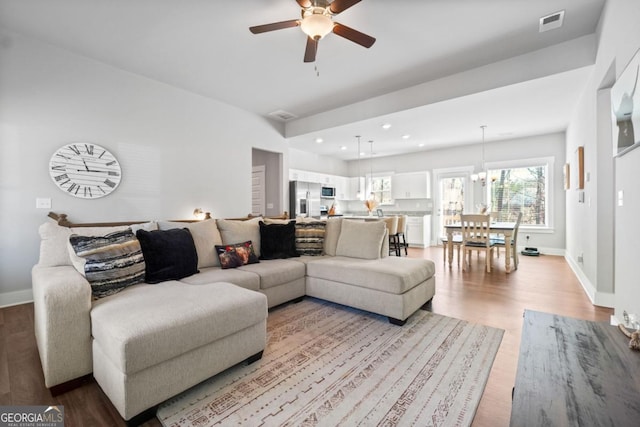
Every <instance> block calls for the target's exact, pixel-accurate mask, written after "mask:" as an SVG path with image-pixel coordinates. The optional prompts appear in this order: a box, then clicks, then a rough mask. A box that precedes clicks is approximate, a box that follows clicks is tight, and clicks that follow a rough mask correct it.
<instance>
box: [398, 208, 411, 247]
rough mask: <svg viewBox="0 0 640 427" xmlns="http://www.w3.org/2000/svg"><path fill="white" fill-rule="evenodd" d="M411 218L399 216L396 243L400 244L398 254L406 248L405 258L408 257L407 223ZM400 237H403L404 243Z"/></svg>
mask: <svg viewBox="0 0 640 427" xmlns="http://www.w3.org/2000/svg"><path fill="white" fill-rule="evenodd" d="M408 220H409V217H408V216H407V215H399V216H398V232H397V233H396V241H397V242H398V252H400V250H401V249H402V248H404V254H405V256H406V255H408V251H407V247H408V246H409V245H408V244H407V223H408ZM400 237H402V242H401V241H400Z"/></svg>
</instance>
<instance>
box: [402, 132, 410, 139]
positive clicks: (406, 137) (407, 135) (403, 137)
mask: <svg viewBox="0 0 640 427" xmlns="http://www.w3.org/2000/svg"><path fill="white" fill-rule="evenodd" d="M409 138H411V135H409V134H408V133H406V134H404V135H402V139H409Z"/></svg>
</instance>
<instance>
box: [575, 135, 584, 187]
mask: <svg viewBox="0 0 640 427" xmlns="http://www.w3.org/2000/svg"><path fill="white" fill-rule="evenodd" d="M575 169H576V180H575V182H576V189H578V190H583V189H584V147H583V146H580V147H578V148H577V149H576V167H575Z"/></svg>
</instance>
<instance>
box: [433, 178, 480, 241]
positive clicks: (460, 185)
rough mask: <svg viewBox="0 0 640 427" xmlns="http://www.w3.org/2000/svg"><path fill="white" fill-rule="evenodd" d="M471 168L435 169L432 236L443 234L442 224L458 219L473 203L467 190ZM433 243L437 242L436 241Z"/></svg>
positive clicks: (437, 236)
mask: <svg viewBox="0 0 640 427" xmlns="http://www.w3.org/2000/svg"><path fill="white" fill-rule="evenodd" d="M472 170H473V168H472V167H469V168H457V169H435V170H434V171H433V176H434V181H435V183H436V191H435V196H436V199H435V203H434V212H433V213H434V215H435V216H436V218H435V221H434V227H435V230H433V232H434V233H433V236H435V237H436V239H437V238H439V237H440V236H443V235H444V226H445V225H447V224H451V223H454V222H459V221H460V215H461V214H462V212H463V211H465V207H466V208H467V210H468V209H469V206H472V205H473V200H472V191H468V190H469V188H470V187H469V181H470V179H469V176H470V175H471V172H472ZM435 243H438V242H437V241H436V242H435Z"/></svg>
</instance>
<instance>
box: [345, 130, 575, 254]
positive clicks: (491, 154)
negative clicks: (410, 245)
mask: <svg viewBox="0 0 640 427" xmlns="http://www.w3.org/2000/svg"><path fill="white" fill-rule="evenodd" d="M564 156H565V134H564V133H554V134H548V135H538V136H532V137H527V138H520V139H511V140H503V141H495V142H486V144H485V162H486V163H491V162H501V161H508V160H520V159H530V158H539V157H552V158H554V159H555V161H554V168H555V170H554V171H553V176H554V178H555V179H554V185H553V190H552V191H553V195H552V196H553V199H552V212H551V215H552V216H553V218H552V220H553V227H554V228H553V230H551V231H550V232H533V231H527V234H529V235H531V240H530V244H531V246H536V247H538V248H541V249H542V248H543V249H544V250H545V251H547V252H551V253H562V251H563V250H564V248H565V237H564V236H565V191H564V190H563V181H562V166H563V165H564ZM481 159H482V145H480V144H474V145H467V146H457V147H453V148H446V149H441V150H432V151H423V152H420V153H412V154H406V155H399V156H392V157H380V158H374V162H373V165H372V166H373V171H374V174H375V173H376V172H382V171H386V172H392V173H401V172H416V171H424V170H427V171H429V172H432V171H433V169H446V168H453V167H464V166H473V167H474V168H475V170H480V168H481V163H482V160H481ZM369 167H370V166H369V162H368V161H367V162H363V163H362V168H363V169H362V171H365V170H366V171H367V172H368V171H369ZM349 172H350V176H356V175H357V162H356V161H352V162H349ZM432 178H433V174H432ZM434 185H435V183H434V182H433V179H432V182H431V186H432V187H431V194H435V193H434V191H435V187H434ZM474 190H475V193H474V197H473V198H474V200H476V201H478V200H481V198H482V189H481V186H480V185H476V186H475V187H474ZM474 203H475V202H474ZM433 223H434V224H435V223H436V221H435V219H434V221H433ZM434 227H435V225H434ZM440 234H441V232H440V231H439V230H432V236H438V235H440ZM519 243H520V244H522V243H521V242H520V241H519Z"/></svg>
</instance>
